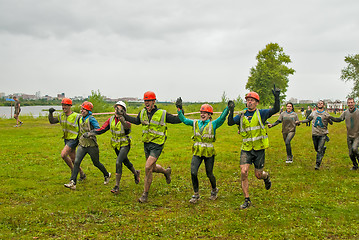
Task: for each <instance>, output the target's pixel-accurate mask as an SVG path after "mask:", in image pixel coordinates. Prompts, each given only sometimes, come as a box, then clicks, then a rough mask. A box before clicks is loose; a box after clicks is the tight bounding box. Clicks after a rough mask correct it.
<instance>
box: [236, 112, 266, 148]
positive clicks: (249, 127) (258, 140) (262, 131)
mask: <svg viewBox="0 0 359 240" xmlns="http://www.w3.org/2000/svg"><path fill="white" fill-rule="evenodd" d="M238 129H239V131H240V134H241V136H242V137H243V142H242V150H244V151H251V150H252V149H254V150H262V149H266V148H268V147H269V140H268V135H267V130H266V128H265V126H264V124H263V123H262V120H261V116H260V113H259V110H258V109H257V110H256V112H255V113H254V114H253V117H252V120H251V122H249V121H248V119H247V118H246V117H244V113H242V116H241V120H240V124H239V127H238Z"/></svg>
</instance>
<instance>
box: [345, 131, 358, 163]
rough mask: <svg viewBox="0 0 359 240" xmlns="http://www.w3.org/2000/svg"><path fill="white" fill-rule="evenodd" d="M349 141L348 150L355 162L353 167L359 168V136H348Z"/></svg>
mask: <svg viewBox="0 0 359 240" xmlns="http://www.w3.org/2000/svg"><path fill="white" fill-rule="evenodd" d="M347 143H348V150H349V157H350V160H352V162H353V167H354V168H358V162H359V150H358V147H359V137H357V138H349V137H348V138H347Z"/></svg>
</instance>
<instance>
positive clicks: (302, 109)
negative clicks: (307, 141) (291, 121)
mask: <svg viewBox="0 0 359 240" xmlns="http://www.w3.org/2000/svg"><path fill="white" fill-rule="evenodd" d="M300 112H301V113H302V118H304V116H305V115H304V107H301V108H300Z"/></svg>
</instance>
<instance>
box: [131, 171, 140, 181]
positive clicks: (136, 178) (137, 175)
mask: <svg viewBox="0 0 359 240" xmlns="http://www.w3.org/2000/svg"><path fill="white" fill-rule="evenodd" d="M133 176H134V177H135V183H136V184H138V183H139V182H140V170H136V174H133Z"/></svg>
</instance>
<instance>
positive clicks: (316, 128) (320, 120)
mask: <svg viewBox="0 0 359 240" xmlns="http://www.w3.org/2000/svg"><path fill="white" fill-rule="evenodd" d="M317 108H318V109H317V110H316V111H313V112H312V113H311V114H310V115H309V116H308V118H307V119H305V120H301V121H299V123H307V122H310V121H312V140H313V145H314V149H315V151H316V152H317V157H316V160H315V168H314V169H315V170H319V169H320V165H321V163H322V160H323V157H324V154H325V150H326V149H327V147H326V146H324V145H325V142H328V141H329V137H328V136H327V135H328V133H329V131H328V123H329V124H333V121H332V118H333V117H332V116H330V114H329V113H327V112H326V111H325V110H324V101H323V100H319V102H318V103H317Z"/></svg>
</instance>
